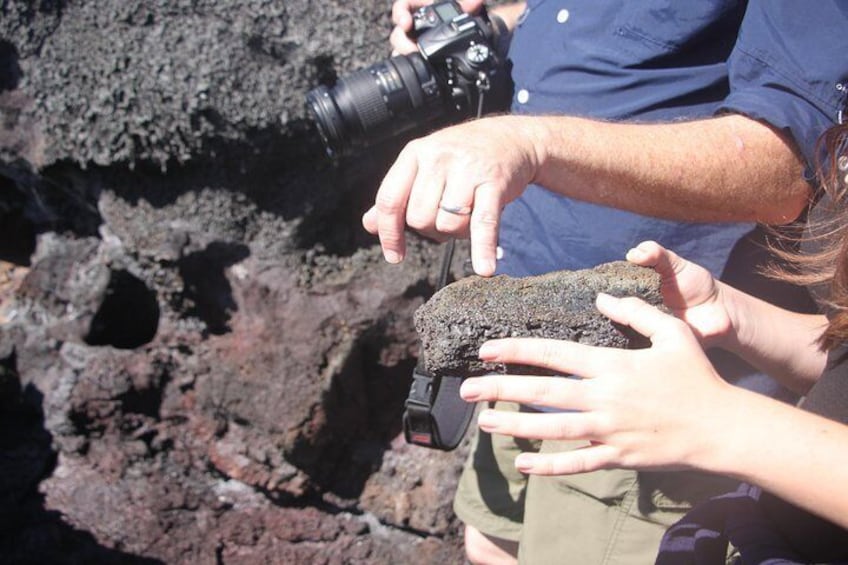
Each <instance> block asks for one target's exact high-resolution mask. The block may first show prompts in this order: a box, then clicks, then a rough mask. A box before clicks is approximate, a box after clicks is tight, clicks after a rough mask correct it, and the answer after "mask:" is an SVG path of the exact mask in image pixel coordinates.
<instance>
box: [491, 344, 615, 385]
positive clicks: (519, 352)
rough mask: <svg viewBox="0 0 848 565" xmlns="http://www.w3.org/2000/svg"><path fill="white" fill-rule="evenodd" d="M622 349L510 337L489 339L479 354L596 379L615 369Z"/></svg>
mask: <svg viewBox="0 0 848 565" xmlns="http://www.w3.org/2000/svg"><path fill="white" fill-rule="evenodd" d="M621 351H622V350H619V349H612V348H606V347H593V346H590V345H583V344H580V343H575V342H573V341H561V340H556V339H542V338H508V339H496V340H492V341H487V342H486V343H484V344H483V345H482V347H480V354H479V355H480V359H481V360H483V361H487V362H492V363H507V364H512V365H531V366H533V367H540V368H543V369H550V370H552V371H556V372H557V373H562V374H565V375H577V376H579V377H583V378H594V377H596V376H598V375H600V374H602V373H603V372H604V371H606V370H608V369H609V368H611V367H613V368H614V367H615V366H616V364H617V363H618V362H619V359H620V357H621Z"/></svg>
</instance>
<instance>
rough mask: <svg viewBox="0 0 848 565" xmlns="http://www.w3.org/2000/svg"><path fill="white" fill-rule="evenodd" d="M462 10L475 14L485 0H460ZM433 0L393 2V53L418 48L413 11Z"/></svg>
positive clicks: (409, 51)
mask: <svg viewBox="0 0 848 565" xmlns="http://www.w3.org/2000/svg"><path fill="white" fill-rule="evenodd" d="M458 1H459V4H460V6H462V10H463V11H464V12H466V13H468V14H473V13H474V12H476V11H477V10H479V9H480V8H481V7H482V6H483V0H458ZM432 3H433V0H396V2H395V3H394V4H392V23H393V24H394V28H393V29H392V33H391V35H390V36H389V41H390V42H391V44H392V49H393V51H392V53H393V54H396V55H407V54H409V53H414V52H415V51H416V50H417V47H416V46H415V40H414V39H412V38H411V37H410V32H411V31H412V12H414V11H415V10H417V9H418V8H421V7H423V6H429V5H430V4H432Z"/></svg>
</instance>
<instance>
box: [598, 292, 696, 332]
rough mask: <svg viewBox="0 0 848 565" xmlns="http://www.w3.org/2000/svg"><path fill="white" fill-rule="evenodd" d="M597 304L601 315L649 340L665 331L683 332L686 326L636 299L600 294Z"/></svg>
mask: <svg viewBox="0 0 848 565" xmlns="http://www.w3.org/2000/svg"><path fill="white" fill-rule="evenodd" d="M595 304H596V305H597V307H598V310H600V312H601V314H603V315H604V316H606V317H607V318H609V319H610V320H612V321H613V322H617V323H619V324H622V325H624V326H629V327H631V328H633V329H634V330H636V331H637V332H639V333H640V334H641V335H643V336H645V337H647V338H648V339H650V340H652V341H653V339H654V336H656V335H657V334H658V333H661V332H663V331H668V330H671V329H674V330H683V329H684V328H686V324H684V323H683V322H681V321H680V320H678V319H677V318H675V317H674V316H671V315H669V314H666V313H664V312H662V311H661V310H660V309H659V308H657V307H656V306H652V305H650V304H648V303H647V302H645V301H644V300H641V299H639V298H635V297H628V298H616V297H614V296H610V295H609V294H604V293H600V294H598V298H597V300H596V301H595Z"/></svg>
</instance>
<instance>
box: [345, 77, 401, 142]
mask: <svg viewBox="0 0 848 565" xmlns="http://www.w3.org/2000/svg"><path fill="white" fill-rule="evenodd" d="M353 74H354V75H356V74H362V75H365V76H362V77H358V76H357V77H354V76H351V77H350V80H349V83H350V84H356V85H357V87H358V89H361V90H360V91H359V92H357V96H355V97H353V107H354V108H355V109H356V114H357V115H358V116H359V120H360V122H361V123H362V129H363V130H364V131H368V130H369V129H370V128H371V127H372V126H374V125H377V124H382V123H385V122H386V121H387V120H390V119H391V117H392V115H391V112H389V108H388V106H387V105H386V101H385V100H384V99H383V93H382V92H381V91H380V86H379V84H378V82H377V77H375V76H374V75H373V74H372V73H371V72H370V71H369V70H367V69H365V70H361V71H357V72H355V73H353Z"/></svg>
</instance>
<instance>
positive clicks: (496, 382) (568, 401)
mask: <svg viewBox="0 0 848 565" xmlns="http://www.w3.org/2000/svg"><path fill="white" fill-rule="evenodd" d="M580 385H581V382H580V380H578V379H573V378H564V377H530V376H522V375H489V376H486V377H472V378H469V379H465V381H463V383H462V386H461V388H460V395H461V396H462V398H463V399H465V400H466V401H468V402H476V401H497V400H505V401H510V402H519V403H521V404H535V405H538V406H548V407H551V408H561V409H565V410H585V409H586V408H587V406H586V399H585V391H584V389H583V387H581V386H580Z"/></svg>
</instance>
